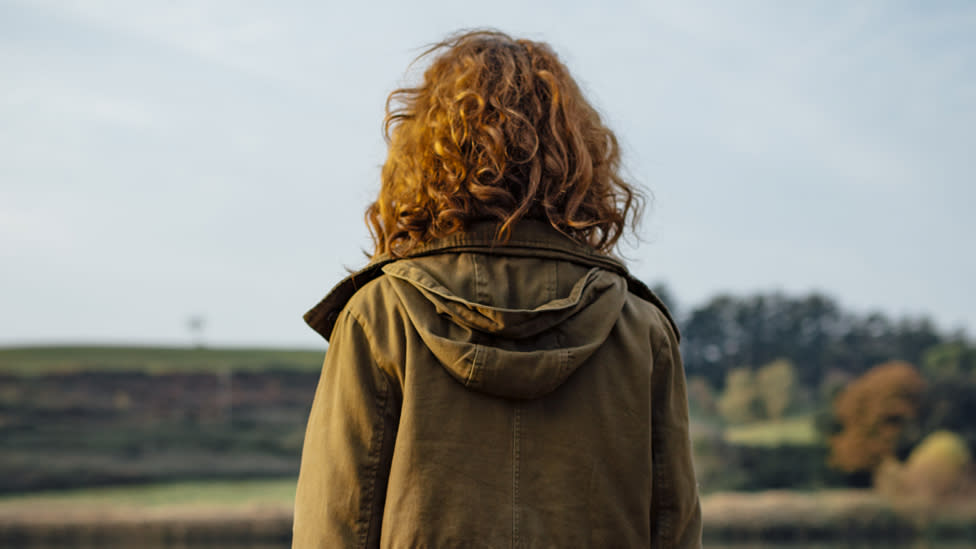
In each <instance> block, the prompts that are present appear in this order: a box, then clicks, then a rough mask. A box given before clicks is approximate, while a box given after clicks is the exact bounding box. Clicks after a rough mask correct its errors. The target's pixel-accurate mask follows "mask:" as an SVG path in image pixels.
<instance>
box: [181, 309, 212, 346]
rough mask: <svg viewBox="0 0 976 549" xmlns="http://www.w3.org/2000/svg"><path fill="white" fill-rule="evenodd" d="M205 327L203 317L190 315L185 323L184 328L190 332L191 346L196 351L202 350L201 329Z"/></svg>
mask: <svg viewBox="0 0 976 549" xmlns="http://www.w3.org/2000/svg"><path fill="white" fill-rule="evenodd" d="M206 325H207V319H205V318H204V317H203V315H192V316H191V317H190V318H188V319H187V321H186V327H187V329H189V330H190V337H191V339H192V340H193V346H194V347H196V348H197V349H203V347H204V345H203V329H204V328H205V327H206Z"/></svg>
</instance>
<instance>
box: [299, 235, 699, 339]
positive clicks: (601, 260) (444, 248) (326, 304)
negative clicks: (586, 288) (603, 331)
mask: <svg viewBox="0 0 976 549" xmlns="http://www.w3.org/2000/svg"><path fill="white" fill-rule="evenodd" d="M497 228H498V224H497V223H494V222H480V223H475V224H474V225H473V226H472V227H471V229H470V230H468V231H465V232H459V233H454V234H452V235H450V236H447V237H445V238H442V239H438V240H435V241H432V242H428V243H426V244H423V245H420V246H417V247H416V248H414V249H413V250H411V251H410V253H408V254H407V255H405V256H403V257H391V256H389V255H387V254H383V255H380V256H378V257H376V258H374V259H373V260H372V261H370V263H369V264H368V265H366V266H365V267H363V268H362V269H360V270H358V271H356V272H354V273H352V274H350V275H349V276H347V277H346V278H344V279H342V281H340V282H339V283H338V284H336V286H335V287H334V288H332V290H331V291H330V292H329V293H328V294H327V295H326V296H325V297H324V298H323V299H322V300H321V301H319V303H318V304H317V305H315V306H314V307H312V308H311V309H310V310H309V311H308V312H307V313H305V315H304V319H305V322H306V323H307V324H308V325H309V326H310V327H311V328H312V329H313V330H315V331H316V332H318V333H319V335H321V336H322V337H324V338H325V339H326V340H328V339H329V338H330V337H331V335H332V328H333V327H334V326H335V323H336V320H337V319H338V318H339V313H340V312H342V309H343V308H344V307H345V306H346V303H348V302H349V299H350V298H352V296H353V294H355V293H356V292H357V291H358V290H359V289H360V288H362V287H363V286H364V285H365V284H366V283H367V282H369V281H371V280H373V279H375V278H378V277H379V276H380V275H382V274H383V267H384V266H386V265H388V264H390V263H393V262H394V261H399V260H401V259H409V258H414V257H425V256H430V255H437V254H445V253H461V252H475V253H484V254H494V255H507V256H531V257H548V258H552V259H562V260H566V261H571V262H574V263H579V264H581V265H587V266H592V267H601V268H603V269H606V270H608V271H612V272H615V273H617V274H619V275H620V276H622V277H624V278H625V279H626V281H627V289H628V290H629V291H630V293H632V294H635V295H636V296H637V297H640V298H641V299H644V300H645V301H648V302H650V303H652V304H654V305H655V306H657V307H658V308H659V309H661V311H663V312H664V315H665V317H667V319H668V322H669V323H670V324H671V328H672V329H673V330H674V333H675V335H676V336H678V337H680V336H679V334H678V326H677V324H675V322H674V319H672V317H671V314H670V312H668V309H667V307H665V305H664V302H662V301H661V299H660V298H659V297H657V296H656V295H655V294H654V292H652V291H651V290H650V288H648V287H647V285H646V284H644V283H643V282H641V281H640V280H638V279H636V278H634V277H633V276H632V275H631V274H630V273H629V272H628V271H627V268H626V267H625V266H624V264H623V263H622V262H621V261H620V260H619V259H617V258H615V257H612V256H609V255H606V254H602V253H599V252H597V251H595V250H593V249H592V248H589V247H586V246H584V245H582V244H579V243H578V242H576V241H575V240H573V239H571V238H569V237H568V236H566V235H564V234H562V233H560V232H559V231H557V230H556V229H554V228H553V227H552V226H550V225H549V224H548V223H543V222H540V221H534V220H522V221H520V222H519V223H518V226H516V227H515V228H514V229H513V230H512V234H511V238H510V239H509V240H508V241H507V242H504V243H502V242H498V241H497V239H496V238H495V236H496V231H497Z"/></svg>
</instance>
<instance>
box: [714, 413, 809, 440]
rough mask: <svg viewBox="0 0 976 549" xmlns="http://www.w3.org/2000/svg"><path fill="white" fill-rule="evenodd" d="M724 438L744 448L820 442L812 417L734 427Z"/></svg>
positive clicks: (759, 422)
mask: <svg viewBox="0 0 976 549" xmlns="http://www.w3.org/2000/svg"><path fill="white" fill-rule="evenodd" d="M724 438H725V441H726V442H729V443H732V444H741V445H744V446H777V445H783V444H792V445H814V444H817V443H818V442H819V441H820V435H819V434H818V433H817V429H816V427H815V425H814V418H813V416H812V415H805V416H795V417H789V418H784V419H778V420H769V421H757V422H754V423H748V424H745V425H734V426H731V427H728V428H726V429H725V434H724Z"/></svg>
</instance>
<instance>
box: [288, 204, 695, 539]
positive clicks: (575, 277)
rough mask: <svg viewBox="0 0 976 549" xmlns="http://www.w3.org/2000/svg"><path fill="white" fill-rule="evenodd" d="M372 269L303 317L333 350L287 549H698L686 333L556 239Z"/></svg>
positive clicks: (545, 236) (471, 235) (594, 259)
mask: <svg viewBox="0 0 976 549" xmlns="http://www.w3.org/2000/svg"><path fill="white" fill-rule="evenodd" d="M493 236H494V226H491V225H479V226H476V227H475V228H473V229H472V230H471V231H470V232H467V233H463V234H456V235H454V236H451V237H448V238H446V239H444V240H441V241H437V242H434V243H431V244H429V245H425V246H423V247H420V248H418V249H416V250H414V252H413V253H412V254H411V255H410V257H408V258H403V259H399V260H393V259H391V258H379V259H378V260H375V261H374V262H373V263H371V264H370V265H369V266H367V267H366V268H365V269H363V270H362V271H359V272H358V273H356V274H353V275H351V276H350V277H348V278H347V279H346V280H344V281H343V282H341V283H340V284H339V285H338V286H336V288H335V289H334V290H333V291H332V292H331V293H330V294H329V296H327V297H326V298H325V299H324V300H323V301H322V302H321V303H319V305H317V306H316V307H315V308H313V309H312V310H311V311H309V312H308V313H307V314H306V320H307V322H308V323H309V324H310V325H311V326H312V327H313V328H314V329H315V330H316V331H318V332H319V333H321V334H322V335H323V336H324V337H325V338H326V339H329V341H330V346H329V349H328V352H327V354H326V357H325V364H324V366H323V368H322V374H321V378H320V380H319V385H318V389H317V391H316V394H315V400H314V403H313V405H312V411H311V414H310V416H309V421H308V427H307V431H306V435H305V446H304V449H303V453H302V465H301V474H300V476H299V480H298V492H297V497H296V501H295V522H294V539H293V547H296V548H311V547H397V548H399V547H655V548H661V549H665V548H672V547H680V548H685V547H700V545H701V511H700V506H699V502H698V493H697V487H696V483H695V475H694V471H693V469H692V462H691V446H690V443H689V437H688V405H687V400H686V395H685V380H684V372H683V370H682V366H681V359H680V356H679V353H678V335H677V334H678V332H677V329H676V328H675V327H674V324H673V321H672V320H671V318H670V316H669V315H668V313H667V310H666V309H665V308H664V306H663V304H662V303H661V302H660V301H659V300H658V299H657V297H655V296H654V294H652V293H651V292H650V291H649V290H648V289H647V288H646V286H644V285H643V284H641V283H640V282H639V281H637V280H636V279H634V278H632V277H630V276H629V275H628V274H627V271H626V270H625V269H624V267H623V265H622V264H621V263H619V262H618V261H616V260H614V259H613V258H610V257H608V256H605V255H601V254H597V253H595V252H593V251H592V250H590V249H588V248H586V247H583V246H580V245H578V244H576V243H575V242H573V241H572V240H571V239H569V238H567V237H565V236H563V235H562V234H560V233H559V232H557V231H555V230H553V229H552V228H550V227H548V226H547V225H544V224H541V223H537V222H529V221H526V222H522V223H521V224H520V226H519V227H517V228H516V231H515V232H514V233H513V235H512V238H511V239H510V240H509V241H508V242H507V243H505V244H498V243H496V242H494V240H493Z"/></svg>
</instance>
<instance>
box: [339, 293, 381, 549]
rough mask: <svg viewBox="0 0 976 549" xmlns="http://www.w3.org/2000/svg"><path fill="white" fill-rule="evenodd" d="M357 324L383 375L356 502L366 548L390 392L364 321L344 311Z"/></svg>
mask: <svg viewBox="0 0 976 549" xmlns="http://www.w3.org/2000/svg"><path fill="white" fill-rule="evenodd" d="M347 314H348V315H349V316H350V317H351V318H352V319H353V320H354V321H355V322H356V324H357V325H358V326H359V328H360V330H362V332H363V336H364V337H365V338H366V343H367V344H368V346H369V355H370V358H371V359H372V360H373V362H374V363H375V364H377V366H378V367H377V369H379V370H380V372H381V374H382V378H383V386H382V387H381V388H380V390H379V392H378V393H377V394H376V409H377V412H378V413H377V416H376V419H375V420H374V421H373V436H372V437H370V441H369V452H368V454H367V463H366V467H365V471H364V473H365V477H366V478H365V479H364V482H363V498H362V502H360V505H359V517H358V520H357V521H356V523H357V530H359V532H358V534H359V535H358V538H359V546H360V547H366V546H367V544H368V543H369V539H370V533H371V531H372V528H373V527H379V525H374V524H373V519H374V516H375V514H376V509H374V504H375V503H376V502H375V501H374V500H375V496H376V493H375V492H376V484H377V482H378V480H379V479H378V478H377V477H378V476H379V474H380V463H381V462H382V458H383V456H382V455H381V454H382V451H383V440H384V437H385V436H386V421H385V420H384V419H385V417H386V415H387V413H388V405H389V401H390V399H389V393H390V377H389V375H388V374H387V373H386V372H385V371H384V369H383V368H382V367H379V365H380V364H381V361H380V360H378V359H377V357H376V354H375V352H374V351H375V350H376V346H375V344H374V343H375V342H374V339H373V337H372V335H371V334H370V332H369V330H368V329H367V328H366V325H365V323H364V322H363V320H362V318H361V317H360V316H359V315H358V314H357V313H355V312H353V311H351V310H349V311H348V313H347Z"/></svg>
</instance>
